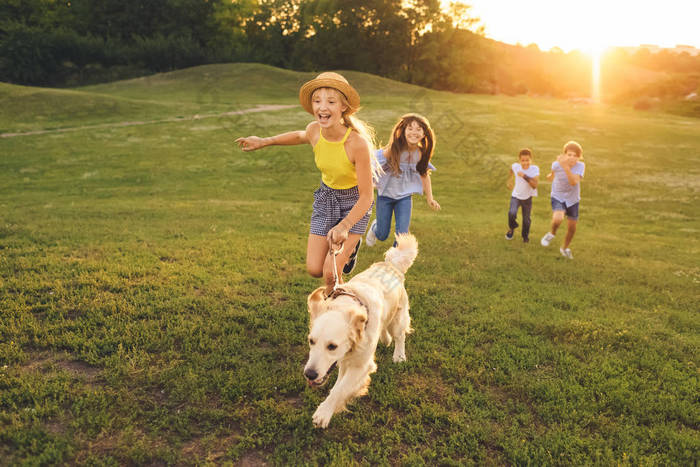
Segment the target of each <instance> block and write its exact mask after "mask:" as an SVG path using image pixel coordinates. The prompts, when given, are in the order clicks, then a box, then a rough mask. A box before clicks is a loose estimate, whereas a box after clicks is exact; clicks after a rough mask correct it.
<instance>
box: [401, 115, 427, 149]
mask: <svg viewBox="0 0 700 467" xmlns="http://www.w3.org/2000/svg"><path fill="white" fill-rule="evenodd" d="M404 136H405V137H406V142H407V143H408V146H409V147H410V148H412V149H413V148H416V147H417V146H418V143H420V142H421V141H422V140H423V138H425V130H424V129H423V126H422V125H421V124H420V123H418V122H417V121H415V120H413V121H412V122H410V123H409V124H408V125H406V129H405V130H404Z"/></svg>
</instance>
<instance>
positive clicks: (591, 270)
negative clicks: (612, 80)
mask: <svg viewBox="0 0 700 467" xmlns="http://www.w3.org/2000/svg"><path fill="white" fill-rule="evenodd" d="M312 76H313V74H311V73H296V72H291V71H285V70H280V69H275V68H271V67H267V66H262V65H254V64H233V65H216V66H206V67H198V68H193V69H188V70H182V71H178V72H174V73H169V74H164V75H155V76H152V77H148V78H142V79H136V80H130V81H123V82H118V83H113V84H107V85H98V86H91V87H87V88H81V89H73V90H53V89H37V88H24V87H19V86H12V85H5V84H0V109H2V110H0V133H3V134H4V136H3V137H0V307H1V308H0V459H3V460H2V461H0V464H2V463H7V464H21V463H26V464H29V465H38V464H56V463H58V464H62V463H65V464H73V463H79V464H97V465H123V464H127V465H129V464H130V465H141V464H180V465H183V464H198V465H202V464H220V463H234V464H239V465H258V464H263V463H266V464H288V465H299V464H309V465H317V464H332V465H348V464H405V465H421V464H427V465H458V464H459V465H462V464H490V465H504V464H506V465H510V464H518V465H526V464H530V465H572V464H573V465H583V464H596V465H611V464H618V465H640V464H641V465H692V464H693V463H695V464H697V462H698V459H700V383H699V381H698V377H699V372H698V368H699V366H700V361H699V358H698V355H699V346H700V313H699V309H700V242H699V241H698V236H699V235H700V216H698V203H699V202H700V145H699V144H698V142H699V141H700V124H699V123H700V121H699V120H694V119H689V118H681V117H676V116H670V115H666V114H660V113H639V112H634V111H631V110H626V109H620V108H612V107H601V108H599V107H591V106H586V105H582V106H575V105H573V104H570V103H567V102H565V101H560V100H548V99H536V98H528V97H496V96H480V95H455V94H450V93H441V92H435V91H428V90H425V89H422V88H418V87H414V86H408V85H404V84H401V83H397V82H392V81H388V80H385V79H381V78H378V77H374V76H370V75H366V74H362V73H355V72H347V73H346V76H347V77H348V79H349V80H350V82H351V83H352V84H354V85H356V87H357V88H358V90H359V91H360V94H361V96H362V99H363V105H364V110H363V111H362V112H361V113H360V116H362V117H364V118H365V119H366V120H367V121H369V122H370V123H372V124H373V125H374V126H375V127H376V129H377V131H378V135H379V137H380V138H379V139H380V140H382V141H383V142H386V139H387V135H388V132H389V130H390V128H391V126H392V125H393V123H394V122H395V120H396V118H397V117H398V116H400V115H401V114H402V113H405V112H407V111H418V112H420V113H423V114H425V115H426V116H427V117H428V118H429V119H430V120H431V122H432V124H433V126H434V128H435V130H436V134H437V141H438V142H437V148H436V153H435V158H434V163H435V165H436V166H437V167H438V170H437V171H436V172H435V173H434V174H433V189H434V193H435V197H436V199H437V200H438V201H439V202H440V203H441V205H442V208H443V209H442V211H440V212H437V213H436V212H433V211H431V210H430V209H429V208H428V207H427V205H426V204H425V202H424V201H423V199H422V198H418V197H416V198H415V200H414V203H415V204H414V215H413V220H412V226H411V230H412V232H413V233H414V234H415V235H416V237H417V238H418V241H419V244H420V254H419V256H418V258H417V261H416V264H415V265H414V266H413V268H412V269H411V270H410V271H409V272H408V273H407V275H406V276H407V289H408V292H409V296H410V299H411V315H412V318H413V327H414V328H415V333H414V334H413V335H411V336H410V337H409V339H408V341H407V354H408V362H407V363H405V364H400V365H395V364H393V363H392V362H391V351H392V349H387V348H385V347H382V346H381V345H380V348H379V350H378V352H377V356H376V357H377V364H378V367H379V369H378V371H377V372H376V373H375V374H374V375H373V378H372V383H371V386H370V390H369V395H368V396H365V397H363V398H361V399H358V400H356V401H355V402H354V403H353V404H351V405H350V407H349V409H350V410H349V412H346V413H342V414H339V415H336V416H335V417H334V418H333V420H332V421H331V425H330V427H329V428H328V429H327V430H325V431H324V430H318V429H314V428H313V427H312V423H311V414H312V413H313V411H314V410H315V408H316V406H317V405H318V403H319V402H320V401H321V400H323V398H324V397H325V395H326V394H327V391H328V388H329V387H330V385H331V384H332V383H333V380H334V378H333V379H331V381H330V383H329V384H328V385H326V386H325V387H324V388H321V389H320V390H312V389H310V388H308V387H307V386H306V384H305V381H304V378H303V375H302V367H303V364H304V363H305V359H306V351H307V345H306V340H305V339H306V333H307V326H308V319H307V312H306V295H307V294H308V293H309V292H310V291H311V290H313V288H314V287H316V286H317V285H318V284H319V281H318V279H314V278H311V277H309V276H307V275H306V273H305V267H304V258H305V248H306V238H307V233H308V224H309V216H310V209H311V201H312V192H313V190H314V189H315V188H316V187H317V185H318V179H319V174H318V172H317V170H316V168H315V166H314V162H313V157H312V153H311V150H310V148H309V147H301V146H300V147H277V148H268V149H266V150H264V151H259V152H254V153H242V152H240V151H239V150H238V149H236V147H235V145H234V143H233V140H234V139H235V138H236V137H238V136H245V135H249V134H258V135H260V136H266V135H271V134H275V133H278V132H282V131H287V130H292V129H301V128H303V127H304V126H305V125H306V123H308V122H309V121H310V117H309V115H308V114H305V113H304V111H303V110H302V109H301V108H300V107H299V106H298V105H295V104H296V103H297V100H296V95H297V90H298V87H299V85H300V84H301V83H302V82H304V81H305V80H306V79H309V78H310V77H312ZM270 104H286V105H290V106H292V107H288V108H282V109H278V110H270V111H264V112H256V113H242V112H240V111H243V110H245V109H250V108H254V107H256V106H257V105H270ZM236 112H238V113H236ZM122 122H131V124H130V125H129V126H124V125H120V123H122ZM81 127H82V128H81ZM41 130H51V131H46V132H43V133H35V134H31V135H18V136H8V135H7V134H9V133H18V132H32V131H34V132H37V131H41ZM569 139H576V140H577V141H579V142H580V143H581V144H582V145H583V148H584V151H585V162H586V164H587V166H586V176H585V179H584V181H583V184H582V192H583V194H582V198H583V199H582V203H581V218H580V222H579V230H578V232H577V234H576V238H575V239H574V242H573V244H572V250H573V253H574V257H575V259H574V260H573V261H569V260H566V259H564V258H563V257H561V256H560V255H559V252H558V242H560V241H561V237H562V236H563V231H562V233H561V234H560V235H558V237H559V238H557V240H555V242H554V243H555V244H557V246H554V245H553V246H550V247H549V248H546V249H545V248H543V247H541V246H540V245H539V242H538V240H539V238H540V237H541V236H542V235H543V234H544V233H545V231H546V230H547V228H548V219H549V216H550V211H549V203H548V192H549V184H547V183H546V182H544V180H543V181H542V183H541V184H540V190H539V191H540V196H539V198H536V199H535V202H534V209H533V227H532V229H533V232H532V239H533V241H532V242H531V243H530V244H527V245H526V244H523V243H522V242H520V241H519V240H517V239H518V238H519V237H517V234H516V240H515V241H512V242H506V241H505V240H504V238H503V235H504V233H505V230H506V228H507V227H506V211H507V207H508V201H509V197H510V194H509V191H508V190H507V189H506V188H505V180H506V175H507V171H508V166H509V164H510V163H511V162H513V161H515V160H516V154H517V150H518V149H520V148H521V147H524V146H528V147H531V148H532V149H533V150H534V152H535V163H536V164H537V165H539V166H540V168H541V170H542V172H546V171H547V169H548V168H549V165H550V164H551V162H552V160H553V159H554V157H555V156H556V155H557V154H558V152H559V151H560V149H561V146H562V145H563V143H564V142H566V141H567V140H569ZM388 246H389V242H384V244H379V245H378V246H377V247H375V248H373V249H369V248H364V249H363V250H362V252H361V254H360V258H359V265H358V269H357V270H362V269H364V268H365V267H367V266H368V265H369V264H371V263H372V262H374V261H376V260H379V259H380V258H381V257H382V254H383V252H384V251H385V249H386V248H388Z"/></svg>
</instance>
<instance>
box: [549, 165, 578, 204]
mask: <svg viewBox="0 0 700 467" xmlns="http://www.w3.org/2000/svg"><path fill="white" fill-rule="evenodd" d="M585 171H586V165H585V164H584V163H583V162H577V163H576V164H574V166H573V167H572V168H571V173H572V174H575V175H580V176H581V178H583V172H585ZM552 172H553V173H554V180H553V181H552V198H554V199H556V200H557V201H559V202H562V203H564V205H565V206H566V207H567V208H568V207H569V206H573V205H574V204H576V203H578V202H579V201H581V182H579V183H577V184H576V185H571V184H570V183H569V179H568V178H566V172H565V171H564V169H562V167H561V165H559V162H558V161H554V162H552Z"/></svg>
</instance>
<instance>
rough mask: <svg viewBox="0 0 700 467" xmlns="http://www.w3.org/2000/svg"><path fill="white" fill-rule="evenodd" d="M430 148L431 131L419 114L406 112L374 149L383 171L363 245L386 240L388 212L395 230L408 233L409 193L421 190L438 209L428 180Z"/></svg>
mask: <svg viewBox="0 0 700 467" xmlns="http://www.w3.org/2000/svg"><path fill="white" fill-rule="evenodd" d="M434 148H435V133H433V129H432V128H431V127H430V123H429V122H428V119H426V118H425V117H423V116H422V115H418V114H414V113H411V114H406V115H404V116H403V117H401V119H400V120H399V122H398V123H397V124H396V125H395V126H394V129H393V130H392V132H391V139H390V141H389V144H388V145H387V146H386V147H384V148H382V149H379V150H378V151H377V160H378V161H379V163H380V164H381V165H382V168H383V169H384V174H383V175H382V176H381V177H380V178H379V180H378V181H377V218H376V219H375V220H374V222H372V225H370V227H369V229H368V231H367V237H366V239H365V241H366V243H367V246H370V247H371V246H374V244H375V243H376V242H377V240H381V241H383V240H386V238H387V237H388V236H389V230H391V216H392V214H393V215H394V216H395V218H396V226H395V229H394V231H395V233H397V234H398V233H408V226H409V224H410V223H411V209H412V207H413V202H412V200H411V196H412V195H413V194H421V195H422V194H423V193H425V197H426V200H427V202H428V206H430V207H431V208H433V209H434V210H436V211H437V210H439V209H440V204H439V203H438V202H437V201H435V199H433V189H432V185H431V183H430V171H431V170H435V167H433V165H432V164H431V163H430V159H431V158H432V157H433V150H434Z"/></svg>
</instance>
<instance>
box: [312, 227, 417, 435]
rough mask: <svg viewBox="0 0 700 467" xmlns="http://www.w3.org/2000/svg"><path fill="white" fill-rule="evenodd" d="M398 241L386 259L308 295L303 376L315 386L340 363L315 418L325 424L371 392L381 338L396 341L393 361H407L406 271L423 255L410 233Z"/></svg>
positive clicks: (319, 425)
mask: <svg viewBox="0 0 700 467" xmlns="http://www.w3.org/2000/svg"><path fill="white" fill-rule="evenodd" d="M396 241H397V246H396V247H393V248H390V249H389V250H388V251H387V252H386V253H385V254H384V259H385V261H383V262H380V263H375V264H373V265H372V266H370V267H369V269H367V270H365V271H363V272H361V273H360V274H358V275H356V276H355V277H353V278H352V279H351V280H350V281H349V282H347V283H345V284H342V285H341V286H339V287H338V288H336V290H335V291H334V293H333V294H331V295H330V296H329V297H327V298H326V297H325V295H324V290H325V287H319V288H318V289H316V290H315V291H313V292H312V293H311V295H309V297H308V300H307V302H308V306H309V329H310V331H309V360H308V362H307V363H306V366H305V367H304V376H305V377H306V379H307V381H308V383H309V385H310V386H312V387H318V386H322V385H323V384H324V383H325V382H326V380H327V379H328V375H329V374H330V373H331V371H332V370H333V368H335V366H336V364H337V365H338V379H337V381H336V383H335V385H334V386H333V388H332V389H331V390H330V393H329V394H328V397H327V398H326V400H324V401H323V402H322V403H321V404H320V405H319V406H318V408H317V409H316V412H315V413H314V415H313V423H314V425H315V426H317V427H321V428H326V427H327V426H328V423H329V422H330V421H331V417H332V416H333V415H334V414H335V413H337V412H340V411H342V410H345V405H346V404H347V403H348V402H349V401H350V400H351V399H353V398H354V397H359V396H362V395H364V394H367V388H368V386H369V382H370V376H369V375H370V374H371V373H374V372H375V371H376V369H377V365H376V364H375V363H374V352H375V350H376V348H377V342H378V341H379V340H381V341H382V343H384V344H386V345H390V344H391V341H392V340H393V341H394V358H393V359H394V362H403V361H405V360H406V347H405V342H406V334H408V333H410V332H411V317H410V316H409V314H408V295H407V294H406V289H405V288H404V273H405V272H406V271H407V270H408V268H409V267H410V266H411V264H413V261H414V260H415V258H416V256H417V255H418V242H417V241H416V238H415V237H414V236H413V235H411V234H403V235H401V234H400V235H397V236H396Z"/></svg>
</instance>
